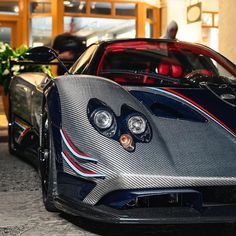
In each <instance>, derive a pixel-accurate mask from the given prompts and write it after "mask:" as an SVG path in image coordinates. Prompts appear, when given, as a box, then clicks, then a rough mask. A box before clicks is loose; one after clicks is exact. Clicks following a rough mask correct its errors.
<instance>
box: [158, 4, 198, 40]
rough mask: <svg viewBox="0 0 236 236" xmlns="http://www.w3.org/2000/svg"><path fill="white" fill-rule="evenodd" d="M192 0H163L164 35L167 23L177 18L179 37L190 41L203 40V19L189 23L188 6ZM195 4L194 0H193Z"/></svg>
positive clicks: (162, 26)
mask: <svg viewBox="0 0 236 236" xmlns="http://www.w3.org/2000/svg"><path fill="white" fill-rule="evenodd" d="M189 3H190V1H186V0H164V1H162V25H161V28H162V35H163V34H164V33H165V30H166V27H167V25H168V24H169V23H170V22H171V21H172V20H175V21H176V22H177V24H178V26H179V30H178V33H177V38H178V39H179V40H184V41H190V42H201V38H202V34H201V30H202V28H201V21H199V22H196V23H191V24H187V7H188V5H189ZM192 4H194V1H192Z"/></svg>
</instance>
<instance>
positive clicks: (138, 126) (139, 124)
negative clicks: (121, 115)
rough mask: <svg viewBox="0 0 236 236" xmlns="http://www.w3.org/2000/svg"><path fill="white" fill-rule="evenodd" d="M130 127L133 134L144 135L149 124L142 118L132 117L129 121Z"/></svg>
mask: <svg viewBox="0 0 236 236" xmlns="http://www.w3.org/2000/svg"><path fill="white" fill-rule="evenodd" d="M128 127H129V130H130V131H131V133H133V134H142V133H144V131H145V130H146V127H147V122H146V120H145V119H144V118H143V117H142V116H132V117H130V118H129V120H128Z"/></svg>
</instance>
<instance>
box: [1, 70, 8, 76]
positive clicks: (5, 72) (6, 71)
mask: <svg viewBox="0 0 236 236" xmlns="http://www.w3.org/2000/svg"><path fill="white" fill-rule="evenodd" d="M9 73H10V71H9V70H8V69H5V70H4V71H3V73H2V75H8V74H9Z"/></svg>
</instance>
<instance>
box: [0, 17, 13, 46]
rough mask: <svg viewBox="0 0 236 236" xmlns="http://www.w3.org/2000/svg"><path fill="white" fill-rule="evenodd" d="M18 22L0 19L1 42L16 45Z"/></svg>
mask: <svg viewBox="0 0 236 236" xmlns="http://www.w3.org/2000/svg"><path fill="white" fill-rule="evenodd" d="M14 36H16V22H8V21H0V42H4V43H8V44H9V45H10V46H11V47H13V48H14V47H16V37H14Z"/></svg>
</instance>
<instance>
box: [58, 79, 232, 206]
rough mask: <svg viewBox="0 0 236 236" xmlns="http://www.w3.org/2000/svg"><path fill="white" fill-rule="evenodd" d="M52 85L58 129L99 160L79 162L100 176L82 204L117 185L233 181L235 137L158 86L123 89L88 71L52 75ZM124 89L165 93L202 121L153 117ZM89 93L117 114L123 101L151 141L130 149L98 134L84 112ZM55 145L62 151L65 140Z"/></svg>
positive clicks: (179, 185) (95, 201) (179, 184)
mask: <svg viewBox="0 0 236 236" xmlns="http://www.w3.org/2000/svg"><path fill="white" fill-rule="evenodd" d="M55 85H56V87H57V89H58V92H59V96H60V102H61V114H62V127H63V129H65V131H66V132H67V134H68V136H69V138H70V140H72V142H73V144H74V145H75V146H76V147H78V148H79V149H80V150H81V151H82V152H84V153H86V154H88V155H90V156H91V157H93V158H96V159H97V160H98V162H97V163H96V164H95V163H91V162H82V163H81V166H82V167H84V168H87V169H89V170H92V171H96V172H99V173H102V174H104V175H105V178H104V179H94V181H95V182H96V184H97V185H96V187H95V188H94V189H93V190H92V191H91V192H90V193H89V194H88V195H87V196H86V197H85V199H84V200H83V201H84V202H85V203H87V204H91V205H95V204H96V203H97V202H98V201H99V200H100V199H101V197H103V196H104V195H106V194H107V193H109V192H110V191H113V190H118V189H132V188H172V187H189V186H216V185H236V172H235V169H236V158H235V157H236V145H235V143H236V140H235V137H234V136H233V135H232V134H231V133H229V132H228V131H227V130H226V129H224V128H223V127H222V126H220V125H219V124H217V122H215V121H214V120H213V119H211V117H209V116H207V115H206V114H205V113H204V112H203V111H200V110H199V109H196V108H195V107H194V106H192V105H191V104H189V103H187V102H185V101H183V100H181V99H179V98H177V97H176V96H172V95H171V94H166V93H165V92H164V91H162V90H160V89H153V88H143V87H126V88H122V87H121V86H119V85H118V84H116V83H113V82H112V81H109V80H106V79H99V78H97V77H93V76H77V75H74V76H72V75H69V76H62V77H59V78H58V79H55ZM129 90H140V91H145V92H149V93H153V96H155V94H162V95H164V96H168V97H169V98H171V99H174V100H176V101H178V102H180V103H183V104H184V105H186V106H188V107H190V108H191V109H193V110H195V111H197V112H198V113H200V114H201V115H202V116H204V117H205V118H206V119H207V122H194V121H189V120H181V119H170V118H164V117H158V116H155V115H153V114H152V113H151V112H150V111H149V110H148V108H147V107H145V106H144V105H143V104H142V103H141V102H140V101H139V100H138V99H136V98H135V97H134V96H132V95H131V94H130V93H129ZM92 98H97V99H99V100H101V101H103V102H104V103H106V104H107V105H108V106H109V107H110V108H111V109H112V110H113V111H114V113H115V114H116V115H117V116H119V115H120V113H121V106H122V105H123V104H127V105H128V106H130V107H132V108H133V109H135V110H137V111H139V112H141V113H142V114H144V115H145V116H146V118H147V119H148V121H149V123H150V126H151V129H152V133H153V136H152V140H151V141H150V142H149V143H137V145H136V149H135V151H134V152H132V153H130V152H127V151H126V150H124V149H123V148H122V146H121V145H120V144H119V142H117V141H115V140H112V139H109V138H106V137H104V136H102V135H101V134H100V133H98V131H96V130H95V129H94V128H93V126H92V125H91V124H90V122H89V120H88V117H87V105H88V102H89V100H90V99H92ZM60 149H62V150H67V146H66V145H65V143H63V142H62V147H60ZM67 151H68V150H67ZM63 167H64V171H65V172H67V173H69V174H72V175H75V176H77V174H76V173H75V172H74V171H73V170H72V169H71V168H70V167H69V166H68V164H67V163H66V162H63Z"/></svg>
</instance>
